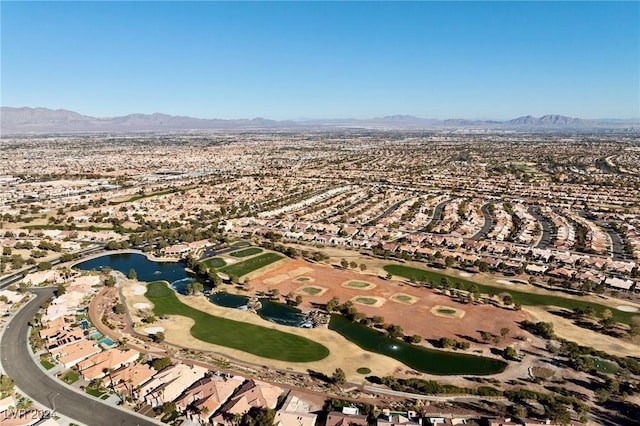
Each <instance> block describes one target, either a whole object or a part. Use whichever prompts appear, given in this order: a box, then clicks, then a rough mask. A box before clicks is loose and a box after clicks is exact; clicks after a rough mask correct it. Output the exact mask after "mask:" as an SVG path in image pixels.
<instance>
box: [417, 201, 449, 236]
mask: <svg viewBox="0 0 640 426" xmlns="http://www.w3.org/2000/svg"><path fill="white" fill-rule="evenodd" d="M451 200H452V199H451V198H447V199H446V200H444V201H443V202H441V203H440V204H438V205H437V206H436V207H435V209H433V216H432V217H431V220H430V221H429V223H427V224H426V225H425V226H424V228H422V229H420V231H426V230H427V228H428V227H429V225H433V226H435V225H436V224H437V223H438V222H440V221H441V220H442V212H443V211H444V206H446V205H447V203H448V202H450V201H451Z"/></svg>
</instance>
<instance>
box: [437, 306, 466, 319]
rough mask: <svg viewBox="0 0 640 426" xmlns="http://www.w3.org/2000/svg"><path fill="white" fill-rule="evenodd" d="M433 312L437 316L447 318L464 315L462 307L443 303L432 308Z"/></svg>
mask: <svg viewBox="0 0 640 426" xmlns="http://www.w3.org/2000/svg"><path fill="white" fill-rule="evenodd" d="M431 313H432V314H433V315H435V316H437V317H445V318H462V317H463V316H464V311H463V310H462V309H458V308H452V307H451V306H442V305H436V306H434V307H433V308H431Z"/></svg>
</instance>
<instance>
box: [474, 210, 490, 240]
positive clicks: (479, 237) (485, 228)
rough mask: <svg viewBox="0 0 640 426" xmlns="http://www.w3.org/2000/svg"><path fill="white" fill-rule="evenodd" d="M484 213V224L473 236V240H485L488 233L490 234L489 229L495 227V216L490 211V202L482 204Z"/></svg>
mask: <svg viewBox="0 0 640 426" xmlns="http://www.w3.org/2000/svg"><path fill="white" fill-rule="evenodd" d="M482 215H483V216H484V225H482V229H480V231H478V233H477V234H476V235H474V236H473V237H471V239H472V240H475V241H480V240H484V239H485V238H487V235H489V231H491V229H493V227H494V223H493V216H491V212H489V204H485V205H483V206H482Z"/></svg>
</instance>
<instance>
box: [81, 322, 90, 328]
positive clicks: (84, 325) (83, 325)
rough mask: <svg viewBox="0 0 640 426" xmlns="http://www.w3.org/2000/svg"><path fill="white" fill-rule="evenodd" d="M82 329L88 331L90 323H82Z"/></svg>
mask: <svg viewBox="0 0 640 426" xmlns="http://www.w3.org/2000/svg"><path fill="white" fill-rule="evenodd" d="M80 328H82V329H83V330H86V329H88V328H89V322H88V321H87V320H82V321H80Z"/></svg>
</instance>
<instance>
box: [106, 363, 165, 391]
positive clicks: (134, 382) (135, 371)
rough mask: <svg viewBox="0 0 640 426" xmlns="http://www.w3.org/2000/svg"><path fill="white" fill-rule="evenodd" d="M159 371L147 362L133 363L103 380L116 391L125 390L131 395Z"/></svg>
mask: <svg viewBox="0 0 640 426" xmlns="http://www.w3.org/2000/svg"><path fill="white" fill-rule="evenodd" d="M156 373H157V371H156V370H154V369H153V368H151V367H149V366H148V365H147V364H138V363H136V362H134V363H131V364H129V365H127V366H125V367H122V368H120V369H118V370H116V371H114V372H113V373H111V374H109V375H108V376H106V377H104V379H103V380H102V381H103V383H104V384H105V385H106V386H113V387H114V389H115V390H116V392H123V393H127V394H129V395H132V394H133V390H134V389H136V388H137V387H138V386H140V385H141V384H143V383H145V382H146V381H148V380H149V379H150V378H151V377H153V375H154V374H156Z"/></svg>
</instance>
